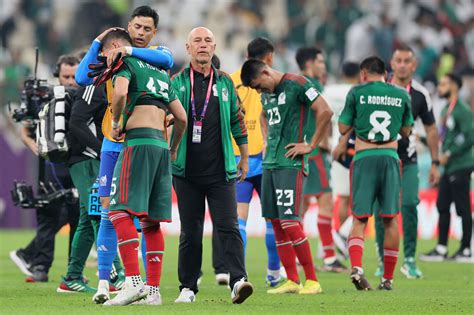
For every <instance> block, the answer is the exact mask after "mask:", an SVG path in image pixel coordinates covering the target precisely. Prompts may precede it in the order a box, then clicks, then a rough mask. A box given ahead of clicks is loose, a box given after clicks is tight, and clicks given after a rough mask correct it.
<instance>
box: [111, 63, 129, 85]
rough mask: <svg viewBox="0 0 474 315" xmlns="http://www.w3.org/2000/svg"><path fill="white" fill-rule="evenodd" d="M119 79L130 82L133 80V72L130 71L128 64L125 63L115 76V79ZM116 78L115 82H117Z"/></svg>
mask: <svg viewBox="0 0 474 315" xmlns="http://www.w3.org/2000/svg"><path fill="white" fill-rule="evenodd" d="M117 77H124V78H127V79H128V81H130V80H131V79H132V71H130V68H129V67H128V66H127V64H126V63H125V62H124V63H123V64H122V66H121V67H120V69H119V70H118V72H117V73H116V74H115V78H117ZM115 78H114V82H115Z"/></svg>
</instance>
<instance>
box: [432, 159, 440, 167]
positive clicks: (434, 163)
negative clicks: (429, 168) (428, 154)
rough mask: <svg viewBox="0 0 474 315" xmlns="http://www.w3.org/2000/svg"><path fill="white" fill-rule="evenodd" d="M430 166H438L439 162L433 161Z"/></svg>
mask: <svg viewBox="0 0 474 315" xmlns="http://www.w3.org/2000/svg"><path fill="white" fill-rule="evenodd" d="M431 164H433V165H436V166H439V165H440V163H439V160H433V161H431Z"/></svg>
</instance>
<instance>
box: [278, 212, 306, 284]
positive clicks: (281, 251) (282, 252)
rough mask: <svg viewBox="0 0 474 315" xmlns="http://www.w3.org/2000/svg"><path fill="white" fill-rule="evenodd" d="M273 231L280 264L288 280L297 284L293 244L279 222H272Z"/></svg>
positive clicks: (298, 280) (298, 279)
mask: <svg viewBox="0 0 474 315" xmlns="http://www.w3.org/2000/svg"><path fill="white" fill-rule="evenodd" d="M272 225H273V231H274V232H275V243H276V247H277V251H278V256H280V260H281V263H282V265H283V267H285V271H286V275H287V277H288V280H291V281H293V282H296V283H299V282H300V278H299V276H298V270H297V269H296V254H295V251H294V250H293V244H292V242H291V240H290V238H289V237H288V235H286V234H285V232H284V231H283V229H282V228H281V224H280V220H277V219H274V220H272Z"/></svg>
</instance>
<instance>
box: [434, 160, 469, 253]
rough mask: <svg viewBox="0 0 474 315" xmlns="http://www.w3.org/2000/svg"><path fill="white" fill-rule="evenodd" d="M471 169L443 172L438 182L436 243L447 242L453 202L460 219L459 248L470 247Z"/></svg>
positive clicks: (444, 243)
mask: <svg viewBox="0 0 474 315" xmlns="http://www.w3.org/2000/svg"><path fill="white" fill-rule="evenodd" d="M471 173H472V169H463V170H459V171H455V172H453V173H450V174H444V175H443V176H442V177H441V180H440V183H439V191H438V200H437V202H436V205H437V207H438V212H439V222H438V228H439V239H438V244H440V245H447V244H448V233H449V225H450V223H451V222H450V221H451V214H450V211H449V210H450V208H451V203H453V202H454V205H455V206H456V213H457V214H458V215H459V216H460V217H461V220H462V239H461V249H464V248H470V247H471V237H472V214H471V200H470V181H471Z"/></svg>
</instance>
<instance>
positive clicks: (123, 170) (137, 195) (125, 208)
mask: <svg viewBox="0 0 474 315" xmlns="http://www.w3.org/2000/svg"><path fill="white" fill-rule="evenodd" d="M114 32H115V35H114V36H115V38H116V40H115V43H116V45H115V46H117V45H118V46H127V45H131V39H130V37H129V35H128V33H127V32H125V31H121V30H117V31H114ZM104 47H105V45H104ZM105 50H106V49H105ZM105 53H106V54H107V51H105ZM166 110H169V111H170V112H171V113H172V114H173V116H174V125H175V127H174V128H175V133H174V137H173V140H172V142H171V148H170V149H168V143H167V141H166V133H165V131H164V130H165V111H166ZM122 112H123V115H122ZM121 115H122V119H123V123H122V125H120V124H119V121H120V118H121ZM112 128H113V130H112V137H113V138H114V139H115V140H120V139H121V138H123V136H124V135H123V133H122V132H123V131H125V142H124V147H123V150H122V152H121V153H120V156H119V159H118V161H117V164H116V166H115V170H114V176H113V178H112V190H111V192H110V199H111V201H110V212H109V218H110V221H111V222H112V224H113V225H114V227H115V230H116V232H117V237H118V247H119V250H120V255H121V257H122V260H123V264H124V267H125V276H126V279H125V286H124V288H123V289H122V290H121V291H120V293H119V294H118V295H117V296H116V297H115V298H114V299H112V300H109V301H107V302H106V303H104V305H127V304H130V303H133V302H135V301H138V300H141V299H143V298H145V297H146V299H145V303H146V304H150V305H160V304H161V296H160V292H159V285H160V277H161V267H162V261H163V253H164V239H163V234H162V231H161V229H160V222H169V221H171V160H172V159H173V158H174V157H175V152H176V150H177V148H178V144H179V142H180V140H181V138H182V135H183V133H184V130H185V128H186V113H185V112H184V109H183V107H182V105H181V103H180V101H179V100H178V99H177V97H176V95H175V92H174V90H173V89H172V88H171V83H170V79H169V77H168V75H167V73H166V72H165V71H164V70H159V69H157V68H155V67H154V66H152V65H150V64H148V63H145V62H143V61H141V60H139V59H137V58H135V57H125V58H124V59H123V64H122V66H121V67H120V68H119V70H118V72H117V73H116V75H115V82H114V94H113V99H112ZM170 152H171V154H170ZM170 159H171V160H170ZM133 216H136V217H138V218H140V224H141V227H142V232H143V233H144V236H145V242H146V261H147V263H146V269H147V288H145V285H144V283H143V281H142V278H141V276H140V269H139V264H138V248H139V243H138V234H137V230H136V228H135V225H134V223H133V218H132V217H133ZM144 258H145V257H144Z"/></svg>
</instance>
